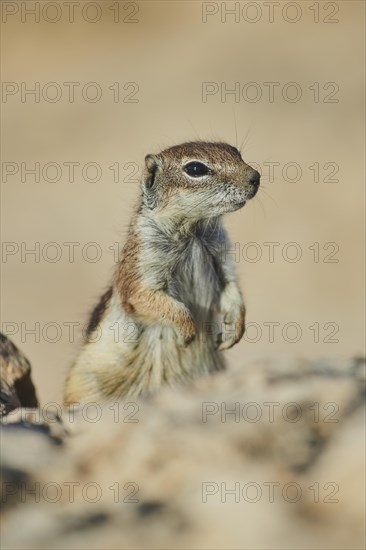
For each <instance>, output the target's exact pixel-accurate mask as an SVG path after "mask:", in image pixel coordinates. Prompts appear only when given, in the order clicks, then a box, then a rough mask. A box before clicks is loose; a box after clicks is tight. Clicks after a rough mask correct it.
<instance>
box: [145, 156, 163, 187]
mask: <svg viewBox="0 0 366 550" xmlns="http://www.w3.org/2000/svg"><path fill="white" fill-rule="evenodd" d="M158 166H159V162H158V158H157V156H156V155H146V157H145V172H144V185H145V187H146V188H147V189H150V188H151V187H152V186H153V185H154V182H155V174H156V171H157V169H158Z"/></svg>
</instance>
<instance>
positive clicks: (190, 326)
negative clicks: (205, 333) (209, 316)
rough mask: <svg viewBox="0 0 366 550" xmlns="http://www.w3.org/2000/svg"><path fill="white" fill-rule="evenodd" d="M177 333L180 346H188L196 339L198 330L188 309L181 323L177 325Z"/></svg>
mask: <svg viewBox="0 0 366 550" xmlns="http://www.w3.org/2000/svg"><path fill="white" fill-rule="evenodd" d="M176 334H177V344H178V346H179V347H180V348H186V347H187V346H189V344H190V343H191V342H193V340H194V339H195V337H196V334H197V330H196V326H195V324H194V322H193V319H192V317H191V314H190V313H189V312H188V311H187V312H185V313H184V314H183V315H182V318H181V319H180V320H179V324H177V325H176Z"/></svg>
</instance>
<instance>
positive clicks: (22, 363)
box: [0, 333, 38, 416]
mask: <svg viewBox="0 0 366 550" xmlns="http://www.w3.org/2000/svg"><path fill="white" fill-rule="evenodd" d="M0 377H1V390H0V416H4V415H6V414H8V413H9V412H10V411H12V410H13V409H16V408H18V407H37V406H38V401H37V396H36V391H35V388H34V385H33V382H32V378H31V365H30V363H29V361H28V359H27V358H26V357H25V356H24V355H23V353H22V352H21V351H20V350H19V349H18V348H17V347H16V346H15V345H14V344H13V343H12V342H11V341H10V340H9V338H7V337H6V336H4V335H3V334H1V333H0Z"/></svg>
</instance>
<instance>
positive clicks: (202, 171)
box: [184, 161, 209, 178]
mask: <svg viewBox="0 0 366 550" xmlns="http://www.w3.org/2000/svg"><path fill="white" fill-rule="evenodd" d="M184 171H185V172H186V174H188V175H189V176H191V177H192V178H199V177H201V176H206V175H207V174H208V173H209V168H208V166H206V165H205V164H202V162H195V161H193V162H189V163H188V164H186V165H185V166H184Z"/></svg>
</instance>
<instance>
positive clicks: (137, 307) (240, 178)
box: [65, 141, 260, 404]
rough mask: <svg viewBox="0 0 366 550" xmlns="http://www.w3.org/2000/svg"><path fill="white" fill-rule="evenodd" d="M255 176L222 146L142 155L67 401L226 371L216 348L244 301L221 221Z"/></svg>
mask: <svg viewBox="0 0 366 550" xmlns="http://www.w3.org/2000/svg"><path fill="white" fill-rule="evenodd" d="M259 180H260V175H259V173H258V172H257V171H256V170H254V169H253V168H251V167H250V166H249V165H248V164H246V163H245V162H244V161H243V159H242V157H241V154H240V152H239V151H238V150H237V149H236V148H235V147H232V146H230V145H227V144H226V143H211V142H203V141H198V142H189V143H183V144H181V145H176V146H173V147H170V148H169V149H166V150H164V151H162V152H161V153H159V154H157V155H147V156H146V157H145V169H144V173H143V177H142V185H141V187H142V189H141V196H140V201H139V203H138V206H137V208H136V210H135V213H134V215H133V217H132V221H131V223H130V227H129V231H128V236H127V241H126V244H125V246H124V248H123V251H122V257H121V260H120V262H119V264H118V267H117V269H116V272H115V275H114V278H113V282H112V285H111V286H110V288H109V289H108V290H107V291H106V292H105V293H104V294H103V296H102V297H101V299H100V301H99V304H98V305H97V306H96V308H95V309H94V311H93V313H92V315H91V318H90V322H89V325H88V330H87V334H88V336H87V338H86V341H85V343H84V346H83V348H82V350H81V353H80V355H79V357H78V358H77V360H76V362H75V364H74V365H73V366H72V367H71V369H70V372H69V374H68V377H67V380H66V387H65V403H67V404H71V403H75V402H92V401H94V402H99V403H100V402H104V401H107V400H111V399H118V398H120V397H124V396H128V397H138V396H139V395H141V394H147V393H151V392H154V391H156V390H157V389H158V388H160V387H161V386H162V385H165V384H175V383H178V382H189V381H190V380H192V379H194V378H195V377H197V376H198V375H200V374H203V373H208V372H213V371H218V370H221V369H223V368H224V360H223V357H222V354H221V353H220V351H222V350H224V349H228V348H230V347H231V346H233V345H234V344H235V343H236V342H238V341H239V340H240V339H241V337H242V336H243V333H244V321H245V307H244V302H243V298H242V294H241V291H240V289H239V287H238V283H237V280H236V276H235V271H234V268H233V265H231V263H230V259H231V257H232V254H230V253H228V251H229V250H230V243H229V241H228V237H227V234H226V231H225V229H224V227H223V225H222V220H221V218H222V215H223V214H226V213H228V212H234V211H235V210H238V209H239V208H241V207H242V206H244V204H245V202H246V201H247V200H248V199H251V198H252V197H254V195H255V194H256V192H257V190H258V187H259ZM220 318H221V322H220ZM220 327H221V328H220Z"/></svg>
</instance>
